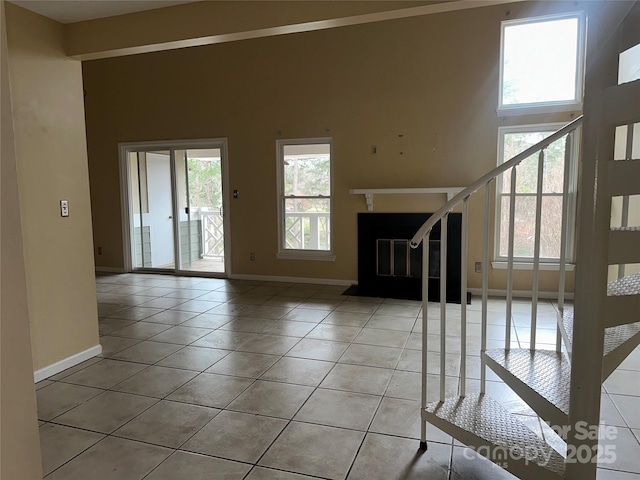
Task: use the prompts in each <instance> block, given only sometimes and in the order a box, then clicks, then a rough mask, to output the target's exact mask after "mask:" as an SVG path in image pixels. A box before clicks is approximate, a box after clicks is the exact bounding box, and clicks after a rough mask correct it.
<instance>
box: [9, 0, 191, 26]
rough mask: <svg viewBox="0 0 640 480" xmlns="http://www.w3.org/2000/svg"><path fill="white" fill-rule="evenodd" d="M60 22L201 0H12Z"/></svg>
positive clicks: (79, 20) (71, 21)
mask: <svg viewBox="0 0 640 480" xmlns="http://www.w3.org/2000/svg"><path fill="white" fill-rule="evenodd" d="M10 1H11V3H15V4H16V5H19V6H21V7H23V8H26V9H28V10H31V11H32V12H36V13H39V14H40V15H44V16H45V17H49V18H51V19H53V20H56V21H58V22H60V23H74V22H82V21H84V20H93V19H95V18H103V17H112V16H114V15H123V14H125V13H133V12H141V11H143V10H153V9H155V8H163V7H170V6H172V5H179V4H182V3H192V2H194V1H200V0H10Z"/></svg>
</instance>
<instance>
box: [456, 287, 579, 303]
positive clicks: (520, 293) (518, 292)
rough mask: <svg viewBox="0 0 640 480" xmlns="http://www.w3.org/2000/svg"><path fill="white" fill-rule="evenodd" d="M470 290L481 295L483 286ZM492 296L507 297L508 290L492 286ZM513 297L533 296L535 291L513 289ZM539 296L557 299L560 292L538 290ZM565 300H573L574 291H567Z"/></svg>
mask: <svg viewBox="0 0 640 480" xmlns="http://www.w3.org/2000/svg"><path fill="white" fill-rule="evenodd" d="M468 291H469V292H471V295H474V296H478V297H481V296H482V289H481V288H469V289H468ZM488 292H489V296H490V297H505V298H506V296H507V291H506V290H499V289H495V288H490V289H489V290H488ZM512 294H513V298H532V297H533V292H532V291H531V290H513V292H512ZM538 298H544V299H549V300H557V298H558V292H538ZM564 298H565V300H573V292H566V293H565V294H564Z"/></svg>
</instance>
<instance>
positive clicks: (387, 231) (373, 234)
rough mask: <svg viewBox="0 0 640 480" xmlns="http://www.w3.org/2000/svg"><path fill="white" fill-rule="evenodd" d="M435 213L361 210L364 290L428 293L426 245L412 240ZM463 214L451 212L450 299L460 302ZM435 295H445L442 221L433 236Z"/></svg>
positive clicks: (413, 295) (414, 296) (405, 295)
mask: <svg viewBox="0 0 640 480" xmlns="http://www.w3.org/2000/svg"><path fill="white" fill-rule="evenodd" d="M430 215H431V214H430V213H359V214H358V287H357V294H358V295H363V296H375V297H390V298H400V299H410V300H420V299H421V298H422V294H421V292H422V287H421V284H422V245H421V246H420V247H419V248H417V249H412V248H411V247H410V246H409V240H410V239H411V238H412V237H413V235H415V233H416V232H417V231H418V229H419V228H420V226H421V225H422V224H423V223H424V222H425V221H426V220H427V219H428V218H429V216H430ZM461 220H462V215H461V214H459V213H451V214H449V221H448V226H447V302H453V303H460V258H461V241H460V238H461V237H460V232H461ZM351 293H355V292H353V291H352V292H351ZM429 300H431V301H439V300H440V223H437V224H436V225H435V227H434V228H433V230H432V231H431V237H430V239H429Z"/></svg>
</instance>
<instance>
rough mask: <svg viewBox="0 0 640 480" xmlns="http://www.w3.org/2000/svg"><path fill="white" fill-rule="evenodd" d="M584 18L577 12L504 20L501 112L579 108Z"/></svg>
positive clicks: (580, 100)
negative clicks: (524, 109)
mask: <svg viewBox="0 0 640 480" xmlns="http://www.w3.org/2000/svg"><path fill="white" fill-rule="evenodd" d="M583 23H584V22H583V17H582V15H581V14H579V13H572V14H563V15H552V16H546V17H537V18H528V19H520V20H509V21H505V22H502V41H501V47H502V48H501V59H500V60H501V61H500V92H499V99H500V100H499V110H500V111H501V113H502V114H508V113H509V110H512V111H517V110H520V109H522V108H532V107H536V108H537V109H538V110H546V111H553V110H572V109H573V110H579V109H581V102H582V72H583V58H584V54H583V51H584V34H583V33H584V27H583Z"/></svg>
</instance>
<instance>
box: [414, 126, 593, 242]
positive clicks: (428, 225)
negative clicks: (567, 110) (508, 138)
mask: <svg viewBox="0 0 640 480" xmlns="http://www.w3.org/2000/svg"><path fill="white" fill-rule="evenodd" d="M581 124H582V115H581V116H579V117H578V118H576V119H575V120H574V121H572V122H571V123H568V124H567V125H565V126H564V127H562V128H561V129H560V130H558V131H557V132H555V133H552V134H551V135H549V136H548V137H547V138H545V139H544V140H542V141H540V142H538V143H536V144H535V145H533V146H531V147H529V148H527V149H526V150H524V151H523V152H521V153H519V154H518V155H516V156H515V157H513V158H512V159H511V160H509V161H507V162H504V163H503V164H501V165H498V166H497V167H496V168H494V169H493V170H491V171H490V172H489V173H487V174H485V175H484V176H482V177H480V178H479V179H478V180H476V181H475V182H473V183H472V184H471V185H470V186H468V187H467V188H465V189H464V190H462V191H461V192H460V193H458V194H457V195H456V196H455V197H453V198H452V199H451V200H449V201H448V202H447V203H445V204H444V205H443V206H442V207H440V208H439V209H438V210H436V211H435V212H434V213H433V215H431V216H430V217H429V218H428V219H427V221H426V222H424V224H423V225H422V226H421V227H420V229H419V230H418V232H417V233H416V234H415V235H414V236H413V238H412V239H411V242H410V245H411V248H417V247H418V245H420V242H422V240H423V239H424V237H425V236H426V234H427V233H428V232H430V231H431V229H432V228H433V226H434V225H435V224H436V223H438V221H439V220H440V219H441V218H442V217H443V216H444V215H445V214H447V213H449V212H450V211H451V210H452V209H453V208H454V207H455V206H456V205H458V204H459V203H460V202H461V201H462V200H464V199H465V198H467V197H469V196H470V195H472V194H473V193H475V192H476V191H478V190H479V189H480V188H482V187H484V186H485V185H487V184H488V183H489V182H490V181H492V180H493V179H494V178H496V177H497V176H498V175H500V174H502V173H504V172H506V171H507V170H509V169H510V168H512V167H515V166H516V165H518V164H519V163H520V162H522V161H523V160H525V159H527V158H529V157H530V156H531V155H533V154H534V153H536V152H538V151H540V150H541V149H543V148H546V147H548V146H549V145H551V144H552V143H553V142H555V141H556V140H558V139H559V138H562V137H564V136H565V135H566V134H567V133H570V132H572V131H574V130H575V129H576V128H578V127H579V126H580V125H581Z"/></svg>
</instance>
